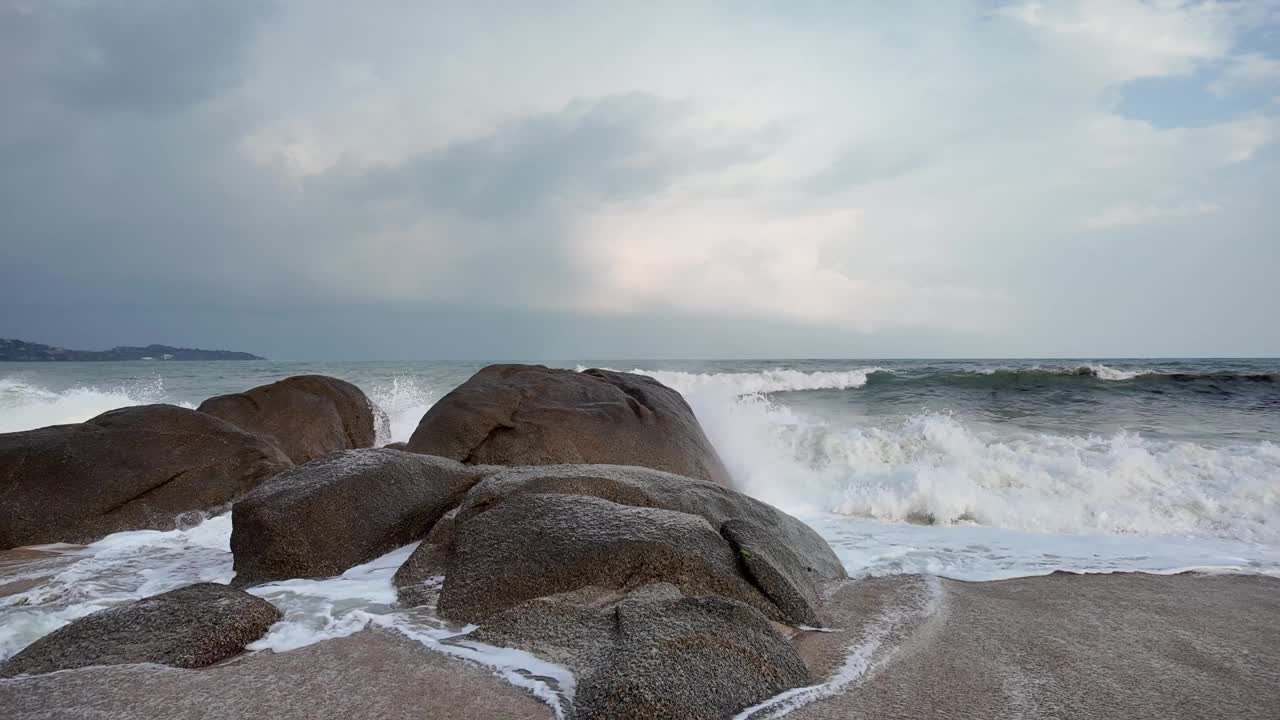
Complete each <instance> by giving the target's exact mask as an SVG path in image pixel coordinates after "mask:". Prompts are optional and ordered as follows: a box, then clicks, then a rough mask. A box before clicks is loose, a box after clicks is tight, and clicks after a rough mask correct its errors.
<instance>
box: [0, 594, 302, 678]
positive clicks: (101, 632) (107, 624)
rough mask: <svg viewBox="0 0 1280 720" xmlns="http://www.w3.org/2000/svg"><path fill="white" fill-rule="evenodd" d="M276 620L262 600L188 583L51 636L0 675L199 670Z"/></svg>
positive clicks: (20, 655) (257, 635)
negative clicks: (115, 668)
mask: <svg viewBox="0 0 1280 720" xmlns="http://www.w3.org/2000/svg"><path fill="white" fill-rule="evenodd" d="M280 617H281V616H280V611H279V610H277V609H276V608H275V606H273V605H272V604H271V603H269V602H267V601H266V600H263V599H261V598H257V597H254V596H253V595H250V594H248V593H246V592H242V591H240V590H235V589H232V588H229V587H227V586H226V585H219V584H216V583H199V584H197V585H188V586H186V587H181V588H178V589H177V590H170V591H169V592H166V593H161V594H159V595H153V596H151V597H149V598H143V599H142V600H135V601H134V602H131V603H127V604H125V605H118V606H116V607H113V608H108V609H106V610H99V611H98V612H96V613H93V614H91V615H86V616H85V617H82V618H80V619H79V620H76V621H74V622H72V623H71V624H70V625H65V626H63V627H61V628H59V629H57V630H54V631H53V632H52V633H49V634H48V635H45V636H44V637H42V638H40V639H39V640H36V641H35V642H34V643H32V644H30V645H28V646H27V647H26V648H25V649H23V650H22V651H21V652H19V653H18V654H17V655H14V656H13V657H11V658H9V660H8V661H6V662H5V663H4V664H3V665H0V677H13V676H15V675H35V674H39V673H47V672H53V671H55V670H66V669H68V668H79V667H87V666H90V665H122V664H129V663H156V664H159V665H171V666H173V667H180V668H198V667H204V666H205V665H212V664H213V663H216V662H218V661H219V660H223V659H226V658H228V657H231V656H232V655H235V654H237V653H239V652H240V651H241V650H243V649H244V646H245V645H248V644H249V643H251V642H253V641H254V640H257V639H258V638H260V637H262V635H263V633H265V632H266V631H267V628H269V627H271V625H272V624H273V623H275V622H276V621H277V620H279V619H280Z"/></svg>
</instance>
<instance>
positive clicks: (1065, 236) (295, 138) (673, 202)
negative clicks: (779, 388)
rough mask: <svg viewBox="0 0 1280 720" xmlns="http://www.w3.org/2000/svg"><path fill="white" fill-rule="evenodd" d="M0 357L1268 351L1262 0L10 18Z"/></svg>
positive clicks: (1269, 92) (1271, 164)
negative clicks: (37, 350) (212, 350)
mask: <svg viewBox="0 0 1280 720" xmlns="http://www.w3.org/2000/svg"><path fill="white" fill-rule="evenodd" d="M0 104H2V106H3V110H2V111H0V308H3V309H2V310H0V337H20V338H24V339H29V340H34V341H40V342H46V343H51V344H60V345H65V346H70V347H84V348H98V347H106V346H111V345H116V344H135V343H146V342H161V343H168V344H175V345H197V346H201V347H211V346H216V347H225V348H231V349H237V350H246V351H250V352H257V353H261V354H265V355H269V356H271V357H275V358H281V359H308V358H314V359H329V358H333V359H365V358H383V359H413V358H424V359H429V358H465V359H560V358H578V357H586V358H608V357H739V356H751V357H796V356H802V357H814V356H820V357H834V356H843V357H873V356H910V357H920V356H981V357H996V356H1040V357H1043V356H1153V355H1159V356H1171V355H1215V356H1217V355H1267V356H1275V355H1280V321H1278V320H1277V314H1278V313H1280V148H1278V147H1277V144H1278V142H1280V2H1276V1H1273V0H1242V1H1240V2H1188V1H1185V0H1151V1H1150V2H1139V1H1137V0H1134V1H1121V0H1093V1H1090V0H1080V1H1063V2H1050V1H1047V0H1046V1H1045V2H1023V1H1021V0H1015V1H1011V2H991V1H985V2H962V1H960V0H948V1H947V2H937V1H935V0H923V1H921V2H891V3H887V2H879V1H875V2H835V1H830V2H819V1H804V0H798V1H786V2H784V1H781V0H779V1H778V2H753V1H743V0H732V1H731V0H726V1H725V2H718V3H694V2H671V3H666V2H644V3H631V2H628V3H623V2H617V3H580V2H579V3H564V4H558V3H553V2H539V3H527V2H522V1H521V2H509V3H488V2H462V3H441V2H434V3H433V2H418V1H413V2H409V1H405V2H362V3H350V2H345V1H344V2H315V1H311V0H308V1H305V2H303V1H299V2H280V3H273V4H268V3H249V2H232V1H229V0H222V1H215V0H210V2H172V1H166V2H160V1H158V0H157V1H155V2H151V1H139V0H126V1H121V2H82V1H80V0H0Z"/></svg>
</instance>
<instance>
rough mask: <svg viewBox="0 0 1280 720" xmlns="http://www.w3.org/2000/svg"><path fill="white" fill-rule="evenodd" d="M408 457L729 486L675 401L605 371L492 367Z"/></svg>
mask: <svg viewBox="0 0 1280 720" xmlns="http://www.w3.org/2000/svg"><path fill="white" fill-rule="evenodd" d="M407 449H408V450H410V451H412V452H419V453H426V454H429V455H439V456H441V457H447V458H453V459H454V460H458V461H460V462H464V463H469V464H470V463H475V464H490V465H552V464H558V463H609V464H616V465H639V466H641V467H649V468H654V469H656V470H665V471H668V472H672V473H676V474H679V475H684V476H687V477H692V478H699V479H702V480H709V481H712V482H715V483H718V484H720V485H726V486H727V485H729V473H728V471H727V470H725V467H724V464H723V463H722V462H721V461H720V458H719V456H718V455H717V454H716V451H715V449H714V448H712V447H711V443H710V442H708V440H707V437H706V435H705V434H704V433H703V431H702V427H701V426H700V425H699V424H698V420H697V418H696V417H694V414H693V411H692V410H691V409H690V408H689V405H688V404H687V403H686V402H685V401H684V398H682V397H681V396H680V393H678V392H676V391H674V390H672V389H671V388H668V387H666V386H665V385H663V384H661V383H659V382H658V381H657V380H654V379H653V378H650V377H646V376H644V375H633V374H630V373H619V372H611V371H607V370H587V371H584V372H574V371H571V370H556V369H551V368H546V367H543V366H541V365H491V366H489V367H486V368H484V369H483V370H481V371H480V372H478V373H476V374H475V375H474V376H472V377H471V379H469V380H467V381H466V382H465V383H463V384H462V385H460V386H459V387H457V388H456V389H455V390H454V391H453V392H451V393H449V394H448V395H445V396H444V397H443V398H441V399H440V401H439V402H437V403H436V404H435V405H433V406H432V407H431V409H430V410H428V411H427V413H426V414H425V415H424V416H423V417H422V421H421V422H420V423H419V424H418V427H417V429H416V430H415V431H414V433H413V436H412V437H411V438H410V439H409V444H408V447H407Z"/></svg>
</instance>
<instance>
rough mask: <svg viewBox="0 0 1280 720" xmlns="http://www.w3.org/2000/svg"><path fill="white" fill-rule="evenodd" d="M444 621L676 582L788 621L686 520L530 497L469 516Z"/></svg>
mask: <svg viewBox="0 0 1280 720" xmlns="http://www.w3.org/2000/svg"><path fill="white" fill-rule="evenodd" d="M456 533H457V535H456V538H455V540H454V544H453V552H452V553H450V555H449V561H448V567H447V570H446V573H445V577H446V580H445V584H444V590H443V592H442V593H441V596H440V613H441V615H443V616H444V617H446V618H449V619H450V620H454V621H458V622H466V623H473V622H478V621H480V620H482V619H483V618H484V617H485V616H487V615H490V614H493V613H495V612H498V611H500V610H505V609H507V608H509V607H512V606H513V605H517V604H519V603H522V602H524V601H526V600H531V599H533V598H537V597H540V596H544V595H553V594H557V593H562V592H567V591H570V590H576V589H578V588H583V587H587V586H599V587H606V588H617V589H620V590H627V589H631V588H634V587H638V586H640V585H645V584H648V583H652V582H667V583H671V584H673V585H675V586H677V587H679V588H680V589H681V590H683V591H684V592H686V593H688V594H694V595H722V596H725V597H730V598H734V599H738V600H741V601H743V602H746V603H748V604H749V605H751V606H753V607H756V608H758V609H759V610H760V611H761V612H765V613H769V614H771V615H772V616H774V617H779V618H780V617H781V616H780V613H779V611H778V609H777V608H775V607H774V606H773V605H772V604H771V603H770V602H769V600H768V599H767V598H766V597H765V596H764V595H762V594H761V593H760V591H759V590H757V589H756V588H755V587H753V586H752V585H751V584H750V583H748V582H747V581H746V579H744V578H743V577H742V576H741V575H740V574H739V573H738V563H737V558H736V557H735V555H734V553H733V550H732V549H731V548H730V547H729V544H728V543H727V542H725V540H724V538H722V537H721V536H720V534H719V533H718V532H716V530H715V529H714V528H712V527H711V526H710V525H709V524H707V521H706V520H704V519H702V518H700V517H698V516H696V515H689V514H687V513H681V512H673V511H671V510H660V509H657V508H640V507H630V506H626V505H619V504H617V503H613V502H609V501H607V500H601V499H599V498H594V497H585V496H578V495H541V494H529V495H523V496H520V497H518V498H516V499H514V500H509V501H505V502H500V503H498V504H497V505H495V506H492V507H490V508H489V509H487V510H485V511H484V512H482V513H479V514H477V515H472V516H471V517H469V518H466V519H465V521H463V522H461V523H460V524H459V526H458V528H457V529H456Z"/></svg>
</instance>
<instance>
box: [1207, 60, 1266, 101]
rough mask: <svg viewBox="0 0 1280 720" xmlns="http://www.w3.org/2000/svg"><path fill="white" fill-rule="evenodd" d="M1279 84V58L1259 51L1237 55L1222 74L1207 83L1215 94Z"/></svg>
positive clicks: (1228, 93) (1226, 93) (1227, 93)
mask: <svg viewBox="0 0 1280 720" xmlns="http://www.w3.org/2000/svg"><path fill="white" fill-rule="evenodd" d="M1276 85H1280V59H1277V58H1272V57H1267V56H1266V55H1262V54H1260V53H1246V54H1243V55H1237V56H1236V57H1234V58H1232V59H1231V61H1230V62H1229V63H1228V64H1227V67H1226V69H1225V70H1223V71H1222V74H1221V75H1220V76H1218V78H1217V79H1216V80H1214V81H1213V82H1212V83H1211V84H1210V85H1209V90H1210V91H1212V92H1213V93H1214V94H1216V95H1230V94H1232V93H1236V92H1240V91H1243V90H1251V89H1256V88H1264V89H1265V88H1269V87H1274V86H1276Z"/></svg>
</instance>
